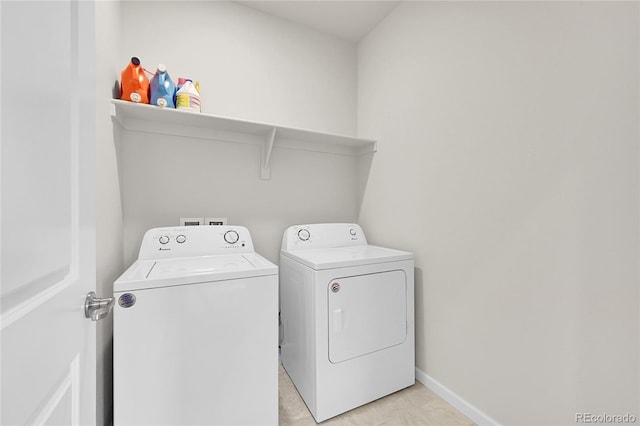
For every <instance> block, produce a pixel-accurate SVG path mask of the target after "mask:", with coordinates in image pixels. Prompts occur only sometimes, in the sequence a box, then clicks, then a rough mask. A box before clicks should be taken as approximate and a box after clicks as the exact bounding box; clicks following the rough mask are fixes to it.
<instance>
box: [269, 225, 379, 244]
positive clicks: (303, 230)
mask: <svg viewBox="0 0 640 426" xmlns="http://www.w3.org/2000/svg"><path fill="white" fill-rule="evenodd" d="M366 244H367V239H366V237H365V236H364V232H362V228H360V226H359V225H357V224H355V223H317V224H308V225H296V226H291V227H289V228H288V229H287V230H286V231H285V233H284V236H283V237H282V249H283V250H304V249H312V248H330V247H348V246H357V245H366Z"/></svg>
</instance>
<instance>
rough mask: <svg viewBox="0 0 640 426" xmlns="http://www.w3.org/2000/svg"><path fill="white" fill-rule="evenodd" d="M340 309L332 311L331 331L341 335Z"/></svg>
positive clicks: (341, 313)
mask: <svg viewBox="0 0 640 426" xmlns="http://www.w3.org/2000/svg"><path fill="white" fill-rule="evenodd" d="M342 316H343V312H342V308H339V309H334V310H333V330H334V332H336V333H342Z"/></svg>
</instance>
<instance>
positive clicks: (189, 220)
mask: <svg viewBox="0 0 640 426" xmlns="http://www.w3.org/2000/svg"><path fill="white" fill-rule="evenodd" d="M200 225H204V218H203V217H181V218H180V226H200Z"/></svg>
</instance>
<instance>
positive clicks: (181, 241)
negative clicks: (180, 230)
mask: <svg viewBox="0 0 640 426" xmlns="http://www.w3.org/2000/svg"><path fill="white" fill-rule="evenodd" d="M185 241H187V237H185V236H184V235H182V234H180V235H178V236H177V237H176V243H178V244H182V243H184V242H185Z"/></svg>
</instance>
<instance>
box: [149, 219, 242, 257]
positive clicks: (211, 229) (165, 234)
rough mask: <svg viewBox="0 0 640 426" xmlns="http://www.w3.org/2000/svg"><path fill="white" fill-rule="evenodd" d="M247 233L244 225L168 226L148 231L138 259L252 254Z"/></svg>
mask: <svg viewBox="0 0 640 426" xmlns="http://www.w3.org/2000/svg"><path fill="white" fill-rule="evenodd" d="M253 252H254V248H253V242H252V241H251V234H250V233H249V230H248V229H247V228H245V227H244V226H172V227H166V228H152V229H149V230H148V231H147V232H146V233H145V234H144V237H143V238H142V244H141V245H140V253H139V255H138V259H144V260H150V259H167V258H176V257H193V256H211V255H220V254H235V253H253Z"/></svg>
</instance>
